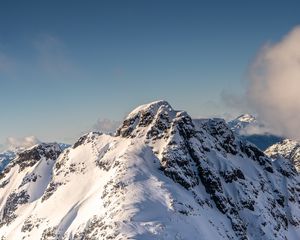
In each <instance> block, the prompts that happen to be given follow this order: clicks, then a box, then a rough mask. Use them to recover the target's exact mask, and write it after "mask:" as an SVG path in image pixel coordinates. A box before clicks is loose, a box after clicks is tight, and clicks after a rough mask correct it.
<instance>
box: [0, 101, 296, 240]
mask: <svg viewBox="0 0 300 240" xmlns="http://www.w3.org/2000/svg"><path fill="white" fill-rule="evenodd" d="M61 151H62V150H61V149H60V147H59V145H57V144H52V145H51V144H48V145H45V144H41V145H37V146H35V147H34V148H32V149H29V150H27V151H25V152H24V153H22V154H20V155H19V156H18V157H17V158H16V159H14V160H13V161H12V162H11V163H10V165H9V166H8V167H7V168H6V170H5V171H4V173H3V174H2V175H1V176H0V178H1V179H0V196H1V197H0V209H1V220H0V235H1V236H2V238H3V239H13V240H18V239H76V240H77V239H142V240H147V239H149V240H150V239H172V240H173V239H286V238H287V239H299V238H300V228H299V227H300V226H299V225H300V208H299V207H300V206H299V202H300V201H299V194H300V187H299V176H298V173H297V172H296V171H295V169H294V168H293V166H292V165H291V164H289V162H288V161H282V160H280V159H279V160H276V161H272V160H271V159H270V158H268V157H266V156H265V155H264V154H263V153H262V152H261V151H259V150H258V149H257V148H256V147H255V146H253V145H251V144H249V143H247V142H244V141H242V140H240V139H238V138H237V137H236V136H235V135H234V134H233V132H232V131H231V130H230V129H229V128H228V126H227V124H226V123H225V121H224V120H220V119H208V120H197V121H192V119H191V118H190V116H189V115H188V114H187V113H186V112H178V111H174V110H173V109H172V107H171V106H170V105H169V104H168V103H167V102H165V101H158V102H153V103H150V104H146V105H143V106H140V107H138V108H137V109H135V110H134V111H133V112H131V113H130V114H129V115H128V117H127V118H126V119H125V121H124V122H123V124H122V125H121V126H120V128H119V129H118V130H117V132H116V134H115V136H109V135H105V134H101V133H96V132H91V133H88V134H86V135H84V136H82V137H81V138H80V139H79V140H78V141H77V142H76V143H75V144H74V145H73V146H72V147H70V148H67V149H66V150H64V151H63V152H62V153H61Z"/></svg>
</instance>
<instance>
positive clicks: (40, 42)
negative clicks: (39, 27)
mask: <svg viewBox="0 0 300 240" xmlns="http://www.w3.org/2000/svg"><path fill="white" fill-rule="evenodd" d="M33 46H34V48H35V50H36V54H37V55H36V57H37V61H38V65H39V66H40V67H41V68H42V69H43V70H44V71H46V72H47V73H48V74H51V75H55V76H56V75H58V76H60V75H61V74H66V73H71V72H72V71H74V68H73V67H72V64H71V61H70V59H69V58H68V57H67V56H66V48H65V45H64V43H63V42H62V41H61V40H60V39H59V38H58V37H56V36H54V35H50V34H44V35H41V36H39V37H37V38H36V39H35V41H34V42H33Z"/></svg>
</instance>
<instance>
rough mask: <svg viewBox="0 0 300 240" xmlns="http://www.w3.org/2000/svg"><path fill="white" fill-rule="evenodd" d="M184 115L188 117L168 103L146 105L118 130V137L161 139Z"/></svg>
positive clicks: (136, 111)
mask: <svg viewBox="0 0 300 240" xmlns="http://www.w3.org/2000/svg"><path fill="white" fill-rule="evenodd" d="M183 115H185V116H188V115H187V114H186V113H184V112H178V111H175V110H173V108H172V107H171V105H170V104H169V103H168V102H166V101H155V102H152V103H149V104H145V105H142V106H140V107H137V108H136V109H134V110H133V111H132V112H131V113H130V114H129V115H128V116H127V118H126V119H125V120H124V122H123V124H122V125H121V126H120V127H119V129H118V130H117V132H116V136H121V137H131V138H134V137H146V138H148V139H149V138H152V137H157V138H161V137H162V135H163V134H164V133H165V132H166V131H167V130H168V129H169V128H170V126H171V123H172V121H173V120H174V119H175V118H180V117H182V116H183Z"/></svg>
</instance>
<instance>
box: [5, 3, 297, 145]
mask: <svg viewBox="0 0 300 240" xmlns="http://www.w3.org/2000/svg"><path fill="white" fill-rule="evenodd" d="M299 9H300V2H299V1H240V0H239V1H233V0H230V1H221V0H220V1H165V0H163V1H156V0H155V1H143V0H138V1H130V0H129V1H30V0H28V1H6V2H4V1H3V2H1V6H0V89H1V94H0V108H1V120H0V123H1V125H0V143H4V142H5V139H6V138H7V137H10V136H13V137H23V136H28V135H35V136H37V137H38V138H40V139H42V140H44V141H54V140H58V141H64V142H72V141H73V140H74V138H76V137H78V136H79V135H80V134H81V133H83V132H85V131H89V130H90V129H91V128H92V126H93V125H94V124H95V122H96V121H97V119H104V118H108V119H113V120H119V119H122V118H123V117H124V115H125V114H126V113H128V112H129V111H130V110H131V109H132V108H134V107H136V106H137V105H140V104H142V103H145V102H149V101H153V100H157V99H165V100H167V101H169V102H170V103H171V105H173V107H174V108H175V109H184V110H187V111H188V112H189V113H190V114H191V115H192V116H195V117H200V116H210V115H223V114H230V113H232V112H231V111H232V110H231V109H230V108H228V107H226V106H225V105H224V104H223V103H222V98H221V97H220V96H221V94H222V92H224V91H225V92H228V93H235V92H241V91H243V88H244V84H245V83H244V81H245V76H246V73H247V68H248V65H249V63H251V61H252V59H253V58H254V57H255V55H256V53H257V51H258V50H259V49H260V48H261V46H263V44H265V43H266V42H268V41H277V40H278V39H279V38H281V36H283V35H284V34H285V33H287V32H288V31H289V30H290V29H291V28H293V27H294V26H296V25H298V24H299V23H300V14H299Z"/></svg>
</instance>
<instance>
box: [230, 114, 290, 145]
mask: <svg viewBox="0 0 300 240" xmlns="http://www.w3.org/2000/svg"><path fill="white" fill-rule="evenodd" d="M228 126H229V127H230V129H231V130H232V131H233V132H235V133H236V134H238V135H240V137H241V138H243V139H245V140H247V141H249V142H251V143H253V144H254V145H256V146H257V147H258V148H259V149H261V150H262V151H264V150H266V149H267V148H268V147H270V146H271V145H273V144H275V143H278V142H280V141H282V140H283V139H284V138H283V137H281V136H277V135H275V134H272V133H271V132H270V131H269V129H268V128H266V126H265V124H263V123H261V122H260V121H258V120H257V119H256V118H255V117H254V116H253V115H251V114H243V115H240V116H239V117H237V118H235V119H233V120H231V121H229V122H228Z"/></svg>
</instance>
